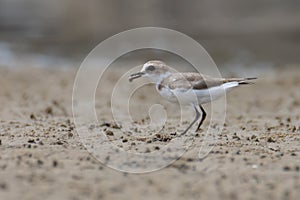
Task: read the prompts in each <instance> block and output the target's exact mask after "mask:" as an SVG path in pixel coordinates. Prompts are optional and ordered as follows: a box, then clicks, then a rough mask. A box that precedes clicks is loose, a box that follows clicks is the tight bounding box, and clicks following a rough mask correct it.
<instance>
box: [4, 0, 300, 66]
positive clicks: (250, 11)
mask: <svg viewBox="0 0 300 200" xmlns="http://www.w3.org/2000/svg"><path fill="white" fill-rule="evenodd" d="M144 26H156V27H165V28H170V29H174V30H177V31H180V32H182V33H185V34H187V35H189V36H190V37H192V38H194V39H195V40H197V41H198V42H199V43H200V44H201V45H203V46H204V48H205V49H206V50H207V51H208V52H209V53H210V55H211V56H212V57H213V59H214V60H215V61H216V63H217V64H218V66H224V67H226V66H240V65H243V66H256V67H270V66H284V65H288V64H298V63H299V62H300V1H299V0H284V1H282V0H252V1H245V0H226V1H224V0H189V1H180V0H164V1H161V0H139V1H136V0H135V1H134V0H86V1H82V0H51V1H50V0H0V66H8V67H15V66H17V67H20V66H42V67H64V66H73V67H78V66H79V65H80V62H81V61H82V60H83V59H84V57H85V56H86V55H87V54H88V53H89V52H90V51H91V50H92V49H93V48H94V47H95V46H96V45H97V44H98V43H100V42H101V41H103V40H105V39H106V38H108V37H110V36H112V35H114V34H117V33H119V32H121V31H125V30H127V29H131V28H137V27H144Z"/></svg>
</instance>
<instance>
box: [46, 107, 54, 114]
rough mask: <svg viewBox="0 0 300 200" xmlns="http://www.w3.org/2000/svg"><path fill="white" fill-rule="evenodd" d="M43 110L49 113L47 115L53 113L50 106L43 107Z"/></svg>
mask: <svg viewBox="0 0 300 200" xmlns="http://www.w3.org/2000/svg"><path fill="white" fill-rule="evenodd" d="M45 112H46V114H49V115H52V114H53V110H52V108H51V107H47V108H46V109H45Z"/></svg>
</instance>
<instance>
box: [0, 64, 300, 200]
mask: <svg viewBox="0 0 300 200" xmlns="http://www.w3.org/2000/svg"><path fill="white" fill-rule="evenodd" d="M118 73H120V72H119V71H118V72H117V71H116V72H112V73H111V74H110V75H108V76H107V80H106V81H103V82H102V83H101V84H102V85H101V87H103V88H107V90H110V86H111V85H112V84H114V83H115V81H116V80H117V78H118ZM75 74H76V70H72V69H65V70H49V69H35V68H33V69H31V68H28V69H18V70H16V69H6V68H1V69H0V84H1V90H0V103H1V107H0V120H1V121H0V130H1V131H0V151H1V155H0V169H1V170H0V199H74V200H75V199H297V198H299V196H300V146H299V143H300V114H299V113H300V90H299V85H300V69H299V68H298V69H297V68H281V69H277V70H275V72H272V73H268V74H265V75H264V76H263V77H260V78H259V80H258V81H257V82H256V84H254V85H251V86H249V87H248V86H247V87H243V88H240V89H236V90H235V91H233V92H231V93H230V94H229V95H228V96H227V112H226V123H225V127H224V129H223V131H222V133H221V134H220V135H218V140H217V142H216V144H215V147H214V148H213V150H212V151H211V152H210V154H209V155H208V156H207V157H206V158H205V159H202V160H200V159H198V157H197V151H193V150H191V151H188V152H187V153H185V154H184V155H183V156H182V157H181V158H180V159H179V160H177V161H176V162H174V163H173V164H171V165H169V166H168V167H166V168H164V169H161V170H158V171H155V172H151V173H145V174H130V173H124V172H119V171H116V170H113V169H111V168H109V167H107V166H105V165H104V164H102V163H100V162H99V161H98V160H96V159H95V158H94V157H93V156H92V155H91V154H89V153H88V152H87V151H86V149H85V147H84V145H83V144H82V143H81V140H80V138H79V136H78V134H77V132H76V129H75V125H74V123H73V118H72V107H71V105H72V87H73V83H74V78H75ZM148 91H149V92H148V94H147V95H149V96H151V97H153V99H155V100H157V101H161V99H160V98H159V96H157V94H155V90H154V89H153V88H152V89H151V88H150V89H149V90H148ZM104 92H105V91H104ZM109 92H110V91H107V94H109ZM102 95H103V94H102ZM136 101H137V102H138V101H140V103H142V102H143V101H145V98H144V97H141V98H137V99H136ZM108 105H109V102H107V101H97V103H96V107H97V108H98V112H99V116H101V117H100V119H101V120H107V123H108V124H106V125H105V124H104V125H103V124H102V125H103V126H102V127H101V128H102V129H101V130H102V131H103V133H106V134H108V135H110V136H112V135H113V134H112V133H115V132H116V131H120V129H118V127H117V126H113V125H112V124H111V123H112V121H111V120H109V119H110V117H111V116H110V112H109V106H108ZM101 123H102V122H101ZM208 124H209V122H206V123H205V124H204V127H207V126H208ZM100 125H101V124H100ZM171 126H172V124H171ZM174 126H176V125H175V124H174ZM104 129H105V130H104ZM144 134H147V133H144ZM166 135H167V136H170V137H171V139H172V138H175V137H176V135H171V134H170V133H166ZM115 140H116V142H117V143H118V144H119V145H122V147H123V148H124V149H129V147H130V146H131V145H132V143H134V142H135V143H136V144H140V145H137V146H138V147H137V148H143V149H139V150H140V151H142V152H144V151H145V150H147V149H149V150H150V151H153V150H155V149H157V146H159V145H160V146H161V145H164V144H167V143H168V142H169V140H168V139H166V140H163V139H158V140H154V141H151V142H147V141H135V139H134V137H127V136H126V135H124V136H123V137H116V138H115ZM198 140H201V134H200V135H199V136H198V137H196V138H195V140H194V143H193V149H198V148H199V147H200V143H198V142H197V141H198Z"/></svg>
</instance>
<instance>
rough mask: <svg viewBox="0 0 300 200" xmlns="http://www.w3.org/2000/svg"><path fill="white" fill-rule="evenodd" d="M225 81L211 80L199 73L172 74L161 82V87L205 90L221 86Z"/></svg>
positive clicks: (220, 79)
mask: <svg viewBox="0 0 300 200" xmlns="http://www.w3.org/2000/svg"><path fill="white" fill-rule="evenodd" d="M224 82H225V79H222V78H213V77H210V76H207V75H203V74H200V73H174V74H172V75H171V76H169V77H167V78H166V79H164V80H163V81H162V83H161V84H162V85H165V86H167V87H169V88H170V89H176V88H178V89H183V90H188V89H195V90H201V89H207V88H210V87H214V86H219V85H222V84H223V83H224Z"/></svg>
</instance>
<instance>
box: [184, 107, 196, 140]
mask: <svg viewBox="0 0 300 200" xmlns="http://www.w3.org/2000/svg"><path fill="white" fill-rule="evenodd" d="M194 109H195V111H196V116H195V119H194V120H193V122H192V123H191V124H190V125H189V126H188V127H187V129H185V131H183V133H181V135H184V134H186V132H188V130H189V129H190V128H191V127H192V126H193V125H194V124H195V123H196V122H197V121H198V119H199V117H200V113H199V111H198V109H197V107H196V106H194Z"/></svg>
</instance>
